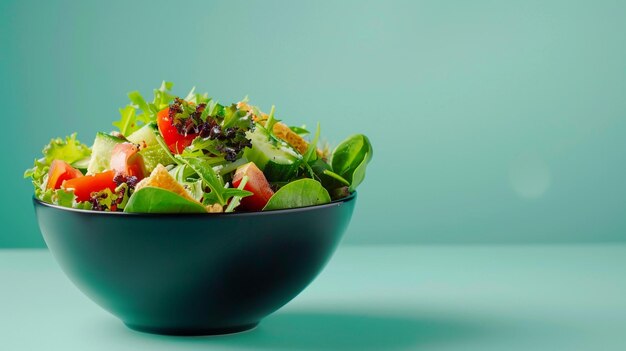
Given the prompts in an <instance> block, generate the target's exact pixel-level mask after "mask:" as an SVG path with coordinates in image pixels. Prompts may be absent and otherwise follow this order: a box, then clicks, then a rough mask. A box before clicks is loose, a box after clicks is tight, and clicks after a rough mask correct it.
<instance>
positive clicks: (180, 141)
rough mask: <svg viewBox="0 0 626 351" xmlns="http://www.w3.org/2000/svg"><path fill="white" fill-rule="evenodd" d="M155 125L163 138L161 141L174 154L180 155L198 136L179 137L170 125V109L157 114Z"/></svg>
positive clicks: (195, 134)
mask: <svg viewBox="0 0 626 351" xmlns="http://www.w3.org/2000/svg"><path fill="white" fill-rule="evenodd" d="M157 125H158V127H159V132H160V133H161V135H162V136H163V140H164V141H165V143H166V144H167V146H168V147H169V148H170V151H172V152H173V153H175V154H180V153H181V152H183V150H184V149H185V148H186V147H187V146H189V145H191V142H192V141H193V139H195V138H196V136H198V134H197V133H194V134H187V135H181V134H179V133H178V130H177V129H176V127H174V125H173V124H172V120H171V119H170V108H169V107H166V108H164V109H162V110H161V111H159V113H158V114H157Z"/></svg>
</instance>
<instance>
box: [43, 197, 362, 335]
mask: <svg viewBox="0 0 626 351" xmlns="http://www.w3.org/2000/svg"><path fill="white" fill-rule="evenodd" d="M33 202H34V205H35V212H36V215H37V221H38V222H39V228H40V229H41V233H42V234H43V237H44V239H45V241H46V244H47V245H48V248H49V249H50V251H51V252H52V255H53V256H54V257H55V259H56V260H57V262H58V263H59V265H60V266H61V268H62V269H63V271H64V272H65V274H66V275H67V276H68V277H69V278H70V279H71V280H72V282H74V284H75V285H76V286H77V287H78V288H79V289H80V290H81V291H82V292H83V293H85V294H86V295H87V296H88V297H89V298H91V299H92V300H93V301H95V302H96V303H97V304H98V305H100V306H102V307H103V308H104V309H106V310H108V311H109V312H111V313H112V314H114V315H115V316H117V317H119V318H120V319H121V320H122V321H123V322H124V323H125V324H126V325H127V326H129V327H130V328H133V329H136V330H140V331H145V332H151V333H159V334H173V335H209V334H225V333H232V332H238V331H243V330H247V329H250V328H252V327H254V326H256V325H257V324H258V323H259V322H260V321H261V319H262V318H264V317H265V316H267V315H269V314H270V313H272V312H274V311H276V310H277V309H279V308H280V307H282V306H283V305H284V304H286V303H287V302H289V301H290V300H291V299H293V298H294V297H295V296H296V295H298V294H299V293H300V292H301V291H302V290H303V289H304V288H305V287H306V286H307V285H308V284H309V283H310V282H311V281H313V279H314V278H315V277H316V276H317V274H318V273H319V272H320V271H321V270H322V268H323V267H324V265H325V264H326V263H327V262H328V260H329V258H330V257H331V255H332V253H333V252H334V250H335V248H336V246H337V244H338V243H339V240H340V239H341V237H342V235H343V233H344V232H345V230H346V228H347V227H348V224H349V222H350V218H351V217H352V212H353V210H354V205H355V202H356V194H353V195H351V196H349V197H347V198H345V199H342V200H339V201H334V202H331V203H328V204H324V205H318V206H311V207H303V208H295V209H285V210H276V211H268V212H252V213H228V214H183V215H181V214H124V213H107V212H95V211H85V210H76V209H69V208H64V207H59V206H55V205H51V204H48V203H44V202H41V201H39V200H37V199H33Z"/></svg>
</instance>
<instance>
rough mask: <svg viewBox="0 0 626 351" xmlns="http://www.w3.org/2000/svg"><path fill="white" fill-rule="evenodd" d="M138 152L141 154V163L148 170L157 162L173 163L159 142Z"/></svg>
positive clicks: (154, 166) (164, 164) (165, 164)
mask: <svg viewBox="0 0 626 351" xmlns="http://www.w3.org/2000/svg"><path fill="white" fill-rule="evenodd" d="M139 153H140V154H141V156H143V163H144V165H145V166H146V170H147V171H148V172H152V170H153V169H155V168H156V166H157V165H158V164H159V163H160V164H162V165H163V166H167V165H169V164H172V163H173V162H172V158H171V156H170V155H169V154H168V153H167V151H165V150H163V148H162V147H161V145H159V144H156V145H151V146H148V147H146V148H144V149H141V150H140V151H139Z"/></svg>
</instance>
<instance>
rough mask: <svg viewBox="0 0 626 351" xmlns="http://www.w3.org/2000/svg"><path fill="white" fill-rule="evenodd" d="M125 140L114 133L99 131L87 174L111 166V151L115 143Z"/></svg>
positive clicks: (98, 171)
mask: <svg viewBox="0 0 626 351" xmlns="http://www.w3.org/2000/svg"><path fill="white" fill-rule="evenodd" d="M123 142H125V140H124V139H120V138H118V137H115V136H113V135H109V134H106V133H102V132H98V133H96V139H95V140H94V142H93V146H92V147H91V159H90V160H89V165H88V166H87V174H94V173H100V172H102V171H104V170H107V169H109V168H110V162H111V151H113V148H114V147H115V145H117V144H120V143H123Z"/></svg>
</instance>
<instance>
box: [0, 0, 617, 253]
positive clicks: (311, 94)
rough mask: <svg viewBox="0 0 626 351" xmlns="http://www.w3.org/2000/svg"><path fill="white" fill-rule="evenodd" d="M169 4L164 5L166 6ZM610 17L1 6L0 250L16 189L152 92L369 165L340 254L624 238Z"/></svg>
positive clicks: (31, 222)
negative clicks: (239, 105)
mask: <svg viewBox="0 0 626 351" xmlns="http://www.w3.org/2000/svg"><path fill="white" fill-rule="evenodd" d="M177 3H178V5H176V4H177ZM625 13H626V2H620V1H584V2H576V1H450V0H443V1H441V0H440V1H406V2H400V1H377V2H364V1H354V2H347V1H337V2H336V1H315V2H308V3H306V4H304V3H300V2H293V1H264V2H260V1H255V2H253V1H250V2H242V1H236V2H232V1H219V2H209V1H206V2H203V1H197V2H174V1H146V2H144V3H140V2H127V1H107V2H103V1H100V2H91V3H89V4H87V3H79V2H77V1H76V2H74V1H50V2H39V1H37V2H32V1H19V2H18V1H6V0H5V1H2V2H0V79H1V82H2V83H1V84H0V98H1V99H2V115H3V126H4V133H3V138H2V139H1V140H2V141H1V142H2V149H3V153H2V164H3V165H4V170H3V171H2V172H1V173H0V174H1V175H0V176H1V177H2V184H3V185H4V187H5V188H4V196H3V201H2V205H1V206H2V210H1V211H0V216H2V217H1V220H2V223H3V225H4V227H3V229H2V230H1V231H0V247H2V246H4V247H7V246H9V247H10V246H41V245H43V242H42V240H41V239H40V235H39V233H38V230H37V227H36V224H35V218H34V214H33V210H32V206H31V203H30V201H31V200H30V197H31V187H30V184H29V183H28V182H27V181H26V180H23V179H22V178H21V177H22V172H23V170H24V169H25V168H27V167H28V166H30V164H31V163H32V159H33V158H34V157H36V156H37V155H38V153H39V152H40V149H41V147H42V145H43V144H45V143H47V141H48V140H49V139H50V138H51V137H53V136H61V135H66V134H69V133H71V132H73V131H77V132H78V135H79V137H80V138H81V139H82V140H83V141H85V142H86V143H91V140H92V137H93V135H94V133H95V132H96V131H99V130H105V131H108V130H111V129H112V126H111V121H112V120H113V119H114V118H116V117H117V109H118V108H119V107H121V106H123V105H124V104H125V103H126V96H125V94H126V92H128V91H130V90H135V89H139V90H141V91H142V92H145V93H148V92H149V91H150V89H152V87H154V86H156V85H158V84H159V83H160V81H161V80H162V79H167V80H173V81H174V82H175V83H176V87H175V88H176V90H177V91H178V92H180V93H181V94H182V93H184V92H186V90H187V89H188V88H189V87H191V86H192V85H197V86H198V88H199V89H201V90H203V91H204V90H207V91H209V92H210V93H211V94H212V95H213V96H215V97H217V98H219V99H220V100H221V101H235V100H237V99H239V98H241V97H243V96H244V95H249V96H250V97H251V99H252V101H253V102H254V103H257V104H259V105H261V106H262V107H263V108H266V109H268V108H269V106H271V104H275V105H276V106H277V114H278V117H279V118H285V119H289V121H291V122H293V123H294V124H295V123H306V124H308V125H313V124H314V123H315V122H316V121H318V120H319V121H321V124H322V131H323V134H324V136H325V137H326V138H327V139H328V140H329V141H335V142H337V141H340V140H341V139H342V138H343V137H345V136H346V135H348V134H350V133H354V132H362V133H365V134H367V135H369V136H370V137H371V140H372V142H373V144H374V146H375V149H376V154H375V157H374V160H373V163H372V164H371V168H370V170H369V173H368V176H367V179H366V181H365V183H364V184H363V185H362V187H361V189H360V190H361V191H360V199H359V204H358V208H357V212H356V214H355V217H354V221H353V223H352V226H351V228H350V231H349V233H348V235H347V238H346V242H348V243H361V244H363V243H406V242H472V241H498V242H511V241H513V242H519V241H570V240H571V241H588V240H597V241H606V240H624V239H625V238H626V211H625V209H626V184H625V180H626V137H625V136H626V21H624V14H625Z"/></svg>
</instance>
